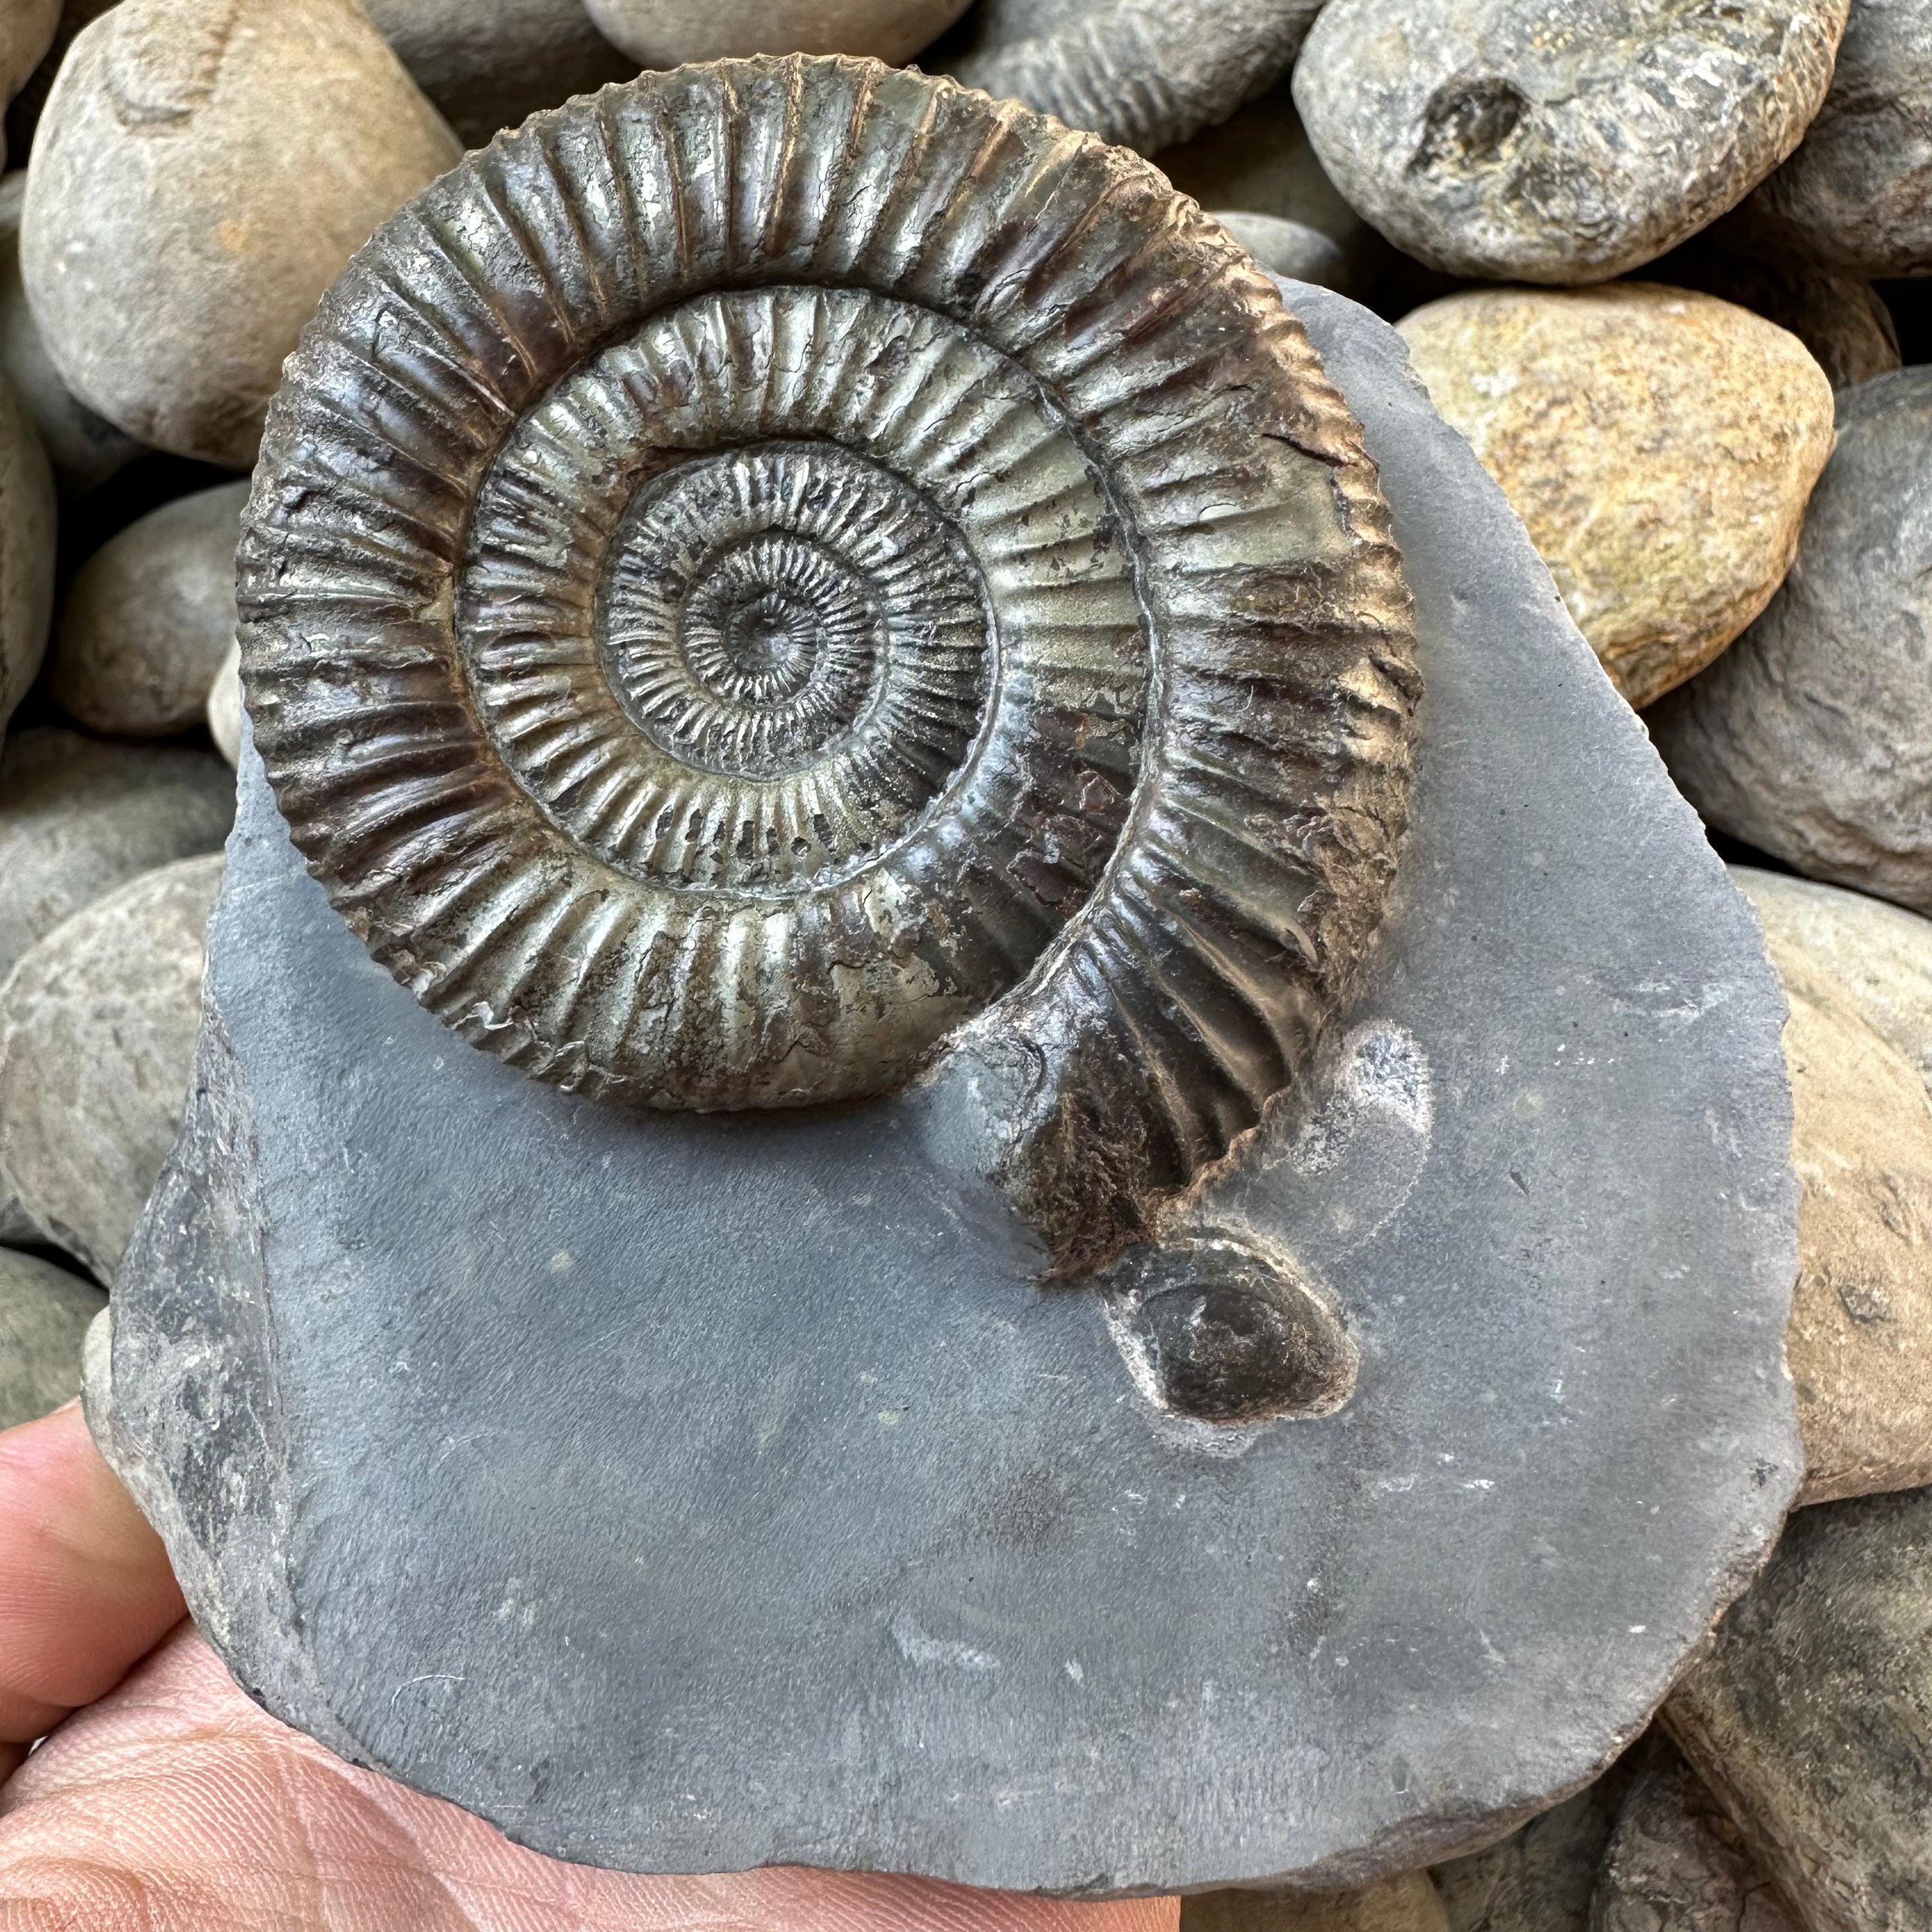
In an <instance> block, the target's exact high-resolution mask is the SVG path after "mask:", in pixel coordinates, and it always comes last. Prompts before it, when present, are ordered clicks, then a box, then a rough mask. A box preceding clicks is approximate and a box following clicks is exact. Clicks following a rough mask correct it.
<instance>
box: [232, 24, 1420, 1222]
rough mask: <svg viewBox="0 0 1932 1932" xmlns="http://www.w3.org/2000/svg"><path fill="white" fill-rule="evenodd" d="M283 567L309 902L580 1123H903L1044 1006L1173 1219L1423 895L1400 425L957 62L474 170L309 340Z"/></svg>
mask: <svg viewBox="0 0 1932 1932" xmlns="http://www.w3.org/2000/svg"><path fill="white" fill-rule="evenodd" d="M240 577H241V583H240V588H241V602H242V616H243V646H242V663H243V675H244V677H245V682H246V684H247V687H248V703H249V709H250V712H251V715H252V717H253V720H254V732H255V738H256V742H257V745H258V746H259V748H260V751H261V753H262V756H263V760H264V763H265V765H266V769H267V772H268V775H269V779H270V781H271V782H272V784H273V786H274V787H275V792H276V795H277V797H278V801H279V802H280V803H281V808H282V810H283V811H284V814H285V816H286V817H287V819H288V820H289V822H290V825H291V826H292V828H293V832H294V835H295V838H296V843H297V844H298V845H299V847H300V848H301V849H302V852H303V853H305V856H306V857H307V858H308V861H309V863H310V866H311V869H312V870H313V871H314V872H315V873H316V874H317V875H318V876H319V877H320V878H321V879H322V880H323V883H325V884H326V886H327V887H328V889H329V892H330V894H331V895H332V898H334V900H335V904H337V905H338V907H339V908H340V909H341V910H342V911H343V913H344V914H345V915H346V916H347V917H348V919H350V922H351V923H352V924H353V926H355V927H356V929H357V930H358V931H359V932H360V933H361V934H362V935H363V936H364V937H365V939H366V941H368V944H369V945H370V947H371V949H372V950H373V951H374V953H375V954H376V956H377V958H379V959H380V960H382V962H383V963H384V964H385V965H387V966H388V967H389V968H390V970H391V971H392V972H394V973H395V974H396V975H397V977H398V978H399V979H401V980H403V981H404V982H405V983H407V985H409V986H410V987H411V988H412V989H413V990H414V991H415V992H416V993H417V994H418V995H419V997H420V998H422V999H423V1000H424V1001H425V1003H426V1004H428V1005H429V1006H430V1007H431V1009H432V1010H434V1012H436V1013H437V1014H438V1015H440V1016H441V1017H442V1018H443V1019H445V1020H446V1021H447V1022H449V1024H450V1025H452V1026H453V1027H455V1028H457V1029H458V1031H460V1033H461V1034H463V1037H465V1038H466V1039H468V1040H471V1041H472V1042H474V1043H476V1044H477V1045H478V1046H484V1047H487V1048H488V1049H490V1050H491V1051H493V1052H496V1053H498V1054H499V1055H502V1057H503V1058H505V1059H507V1060H508V1061H511V1062H512V1063H514V1064H516V1065H517V1066H519V1067H523V1068H524V1069H525V1070H527V1071H529V1073H532V1074H534V1075H536V1076H538V1077H540V1078H541V1079H547V1080H550V1081H553V1082H556V1083H557V1084H558V1085H562V1086H563V1087H565V1088H572V1089H575V1090H578V1091H583V1092H586V1093H589V1094H595V1095H600V1096H604V1097H611V1098H615V1099H619V1100H624V1101H627V1102H629V1103H633V1104H639V1105H643V1106H653V1107H671V1108H696V1109H706V1110H731V1109H742V1108H750V1107H767V1106H787V1105H797V1104H802V1103H808V1102H813V1101H823V1100H844V1099H852V1098H856V1097H864V1096H868V1095H873V1094H880V1093H883V1092H884V1091H888V1090H889V1089H891V1088H894V1087H895V1086H897V1085H900V1084H902V1083H903V1082H904V1081H905V1080H906V1079H907V1077H908V1076H910V1075H911V1074H912V1073H914V1072H915V1071H916V1070H917V1069H918V1068H919V1066H920V1064H921V1063H922V1061H924V1060H925V1059H926V1058H927V1057H928V1056H929V1055H930V1054H931V1053H932V1052H933V1050H934V1049H935V1048H936V1047H938V1046H939V1045H940V1043H941V1042H943V1041H944V1040H945V1039H946V1038H947V1036H948V1035H950V1034H953V1033H954V1032H955V1031H956V1030H957V1029H959V1028H960V1027H961V1026H962V1023H964V1022H967V1021H968V1020H969V1019H972V1018H973V1017H974V1016H975V1015H977V1014H980V1013H983V1012H985V1011H986V1010H987V1009H989V1007H993V1006H994V1005H995V1003H996V1002H998V1003H1000V1004H999V1005H998V1012H997V1013H995V1014H992V1015H989V1016H988V1019H987V1020H986V1022H985V1023H984V1024H985V1025H986V1028H989V1029H990V1030H991V1031H990V1034H989V1035H987V1036H984V1037H993V1036H997V1037H998V1039H999V1040H1000V1041H1001V1043H1003V1045H1004V1046H1012V1045H1013V1043H1017V1044H1018V1046H1019V1049H1020V1050H1021V1051H1022V1052H1023V1053H1025V1055H1028V1056H1029V1057H1030V1061H1031V1064H1034V1065H1035V1066H1037V1068H1038V1069H1039V1071H1040V1079H1038V1080H1037V1081H1036V1082H1034V1083H1033V1085H1032V1088H1031V1091H1032V1092H1033V1094H1034V1097H1035V1098H1034V1105H1035V1106H1036V1108H1037V1117H1036V1118H1035V1119H1034V1124H1033V1129H1032V1131H1034V1133H1035V1134H1036V1136H1045V1137H1046V1141H1047V1142H1051V1144H1052V1146H1053V1147H1054V1148H1058V1149H1059V1150H1061V1153H1062V1154H1064V1155H1070V1156H1073V1157H1076V1158H1078V1157H1080V1154H1081V1150H1082V1148H1083V1147H1085V1146H1087V1145H1089V1144H1090V1143H1091V1142H1092V1141H1093V1140H1094V1137H1096V1136H1097V1137H1098V1138H1099V1139H1100V1140H1101V1141H1102V1142H1104V1143H1105V1144H1106V1148H1107V1149H1108V1153H1107V1155H1106V1160H1104V1161H1103V1163H1102V1166H1103V1167H1104V1168H1106V1170H1107V1172H1108V1173H1109V1175H1112V1177H1113V1178H1114V1179H1115V1180H1117V1181H1121V1183H1122V1184H1124V1185H1126V1186H1127V1187H1130V1189H1132V1188H1133V1187H1139V1186H1142V1185H1143V1184H1151V1185H1155V1186H1160V1185H1169V1184H1178V1183H1180V1182H1184V1181H1186V1180H1187V1178H1189V1177H1190V1176H1191V1175H1193V1173H1194V1172H1196V1170H1197V1169H1199V1166H1201V1165H1202V1163H1203V1162H1204V1161H1205V1160H1211V1159H1213V1158H1215V1157H1218V1156H1219V1155H1220V1154H1222V1153H1223V1151H1225V1150H1226V1148H1227V1147H1228V1145H1229V1142H1230V1141H1231V1140H1232V1138H1233V1137H1234V1136H1235V1135H1237V1134H1238V1133H1241V1131H1243V1130H1244V1129H1246V1128H1247V1127H1249V1126H1250V1125H1252V1124H1253V1122H1254V1121H1255V1120H1256V1118H1258V1115H1259V1110H1260V1109H1261V1108H1262V1106H1264V1105H1265V1103H1266V1102H1267V1100H1268V1098H1269V1097H1270V1096H1271V1095H1272V1094H1274V1093H1276V1092H1277V1091H1279V1090H1280V1089H1281V1088H1283V1087H1284V1086H1285V1085H1288V1084H1289V1083H1290V1082H1292V1079H1293V1077H1294V1075H1295V1070H1296V1069H1297V1068H1298V1066H1300V1065H1301V1063H1302V1061H1304V1058H1305V1057H1306V1055H1307V1052H1308V1051H1309V1049H1310V1044H1311V1043H1312V1041H1313V1037H1314V1035H1315V1034H1316V1031H1318V1029H1319V1026H1320V1024H1321V1022H1322V1019H1324V1017H1325V1015H1326V1013H1328V1010H1329V1009H1330V1008H1331V1007H1332V1006H1333V1004H1334V1002H1335V1001H1336V1000H1337V998H1338V997H1339V995H1340V992H1342V990H1343V989H1344V987H1345V986H1346V983H1347V982H1348V980H1349V977H1350V975H1351V973H1352V969H1353V968H1355V965H1356V964H1357V963H1358V962H1359V960H1360V959H1361V957H1362V956H1363V954H1364V950H1365V948H1366V947H1367V943H1368V941H1369V940H1370V936H1371V935H1372V933H1373V929H1374V927H1375V926H1376V922H1377V921H1378V919H1379V917H1380V916H1381V910H1382V901H1383V899H1384V898H1385V893H1386V889H1387V886H1388V881H1389V879H1390V877H1391V872H1392V869H1393V867H1394V855H1395V847H1396V843H1397V840H1398V838H1400V833H1401V830H1402V827H1403V823H1404V820H1405V813H1406V796H1407V785H1408V770H1409V733H1410V730H1411V718H1412V704H1413V700H1414V698H1415V694H1416V689H1417V685H1416V679H1415V670H1414V667H1413V660H1412V639H1411V637H1410V634H1409V599H1408V593H1407V591H1406V588H1405V587H1404V586H1403V582H1402V580H1401V575H1400V562H1399V559H1398V558H1397V555H1396V553H1395V550H1394V546H1393V544H1392V543H1391V540H1390V538H1389V536H1388V521H1387V512H1386V509H1385V505H1384V504H1383V502H1382V499H1381V497H1380V496H1379V493H1378V490H1377V487H1376V477H1375V473H1374V471H1373V466H1372V465H1371V463H1370V461H1369V460H1368V459H1367V457H1366V456H1365V455H1364V452H1363V449H1362V447H1361V440H1360V433H1359V431H1358V427H1357V425H1355V422H1354V420H1353V419H1352V417H1351V416H1349V413H1348V412H1347V410H1346V407H1344V406H1343V404H1342V402H1341V401H1340V398H1338V397H1337V395H1336V393H1335V392H1334V390H1333V389H1331V387H1330V386H1329V385H1328V382H1327V380H1326V379H1325V377H1324V376H1323V374H1322V371H1321V367H1320V365H1319V361H1318V360H1317V359H1316V356H1315V354H1314V352H1313V350H1312V349H1311V348H1310V346H1309V344H1308V342H1307V338H1306V336H1305V335H1304V333H1303V332H1302V329H1301V325H1300V324H1299V323H1298V322H1297V321H1296V320H1295V319H1294V318H1293V317H1292V316H1291V315H1290V314H1288V313H1287V311H1286V310H1285V309H1284V308H1283V305H1282V304H1281V302H1280V297H1279V296H1278V295H1277V292H1276V291H1275V290H1274V287H1273V286H1272V285H1271V284H1270V283H1269V282H1268V281H1267V279H1266V278H1265V277H1263V276H1262V275H1260V274H1259V272H1258V271H1257V270H1256V269H1255V268H1254V266H1253V264H1252V263H1250V261H1249V260H1248V259H1247V257H1245V256H1244V254H1242V253H1241V251H1240V250H1239V248H1237V247H1236V246H1235V245H1234V244H1233V243H1232V242H1231V241H1230V240H1229V239H1228V237H1227V236H1226V234H1225V233H1224V232H1223V230H1222V229H1220V227H1219V226H1218V225H1217V223H1214V222H1213V221H1212V220H1209V219H1208V218H1207V217H1205V216H1203V215H1202V214H1201V213H1200V211H1199V209H1198V208H1196V206H1195V205H1194V204H1193V203H1192V202H1188V201H1185V200H1184V199H1181V198H1180V197H1178V196H1175V194H1174V193H1172V191H1171V190H1169V188H1168V187H1167V185H1166V182H1165V181H1164V180H1163V178H1162V177H1161V176H1160V175H1158V174H1157V173H1156V172H1154V169H1152V168H1151V167H1150V166H1147V165H1146V164H1145V163H1142V162H1141V161H1140V160H1138V159H1137V158H1136V157H1134V156H1132V155H1130V154H1124V153H1122V152H1120V151H1117V150H1113V149H1110V148H1107V147H1106V146H1104V145H1103V144H1102V143H1101V142H1099V141H1097V140H1095V139H1093V138H1092V137H1091V136H1087V135H1084V134H1076V133H1070V131H1069V130H1067V129H1066V128H1065V127H1062V126H1061V125H1060V124H1058V123H1057V122H1055V121H1050V120H1049V119H1046V118H1044V117H1043V116H1041V115H1037V114H1036V113H1033V112H1032V111H1031V110H1028V109H1027V108H1025V107H1022V106H1020V105H1019V104H1016V103H1013V102H1004V103H995V102H994V101H990V100H989V99H988V98H986V96H984V95H980V94H977V93H973V92H968V91H967V90H966V89H963V88H962V87H960V86H958V85H957V84H956V83H953V82H951V81H950V80H935V79H932V78H929V77H926V76H923V75H920V74H914V73H907V72H898V71H892V70H891V69H888V68H884V67H882V66H880V65H877V63H875V62H868V61H860V60H854V59H850V58H807V57H802V56H792V57H787V58H765V59H759V60H752V61H745V62H721V63H719V64H718V65H714V66H709V67H691V68H681V69H679V70H678V71H676V72H674V73H672V74H650V75H646V76H645V77H643V78H642V79H640V80H638V81H637V82H635V83H630V84H628V85H626V86H621V87H615V88H611V89H607V90H606V91H605V92H604V93H602V94H601V95H598V96H596V97H595V98H590V99H585V100H580V101H575V102H573V103H571V104H570V105H569V106H568V107H564V108H562V109H560V110H556V112H554V113H547V114H542V115H537V116H536V117H535V118H533V119H532V121H530V122H529V124H526V126H525V127H523V128H522V129H521V130H518V131H517V133H514V134H510V135H505V136H499V138H498V139H497V140H496V142H493V144H492V145H491V146H490V148H487V149H486V150H484V151H482V152H481V153H478V154H472V155H471V156H470V157H469V158H468V159H467V160H466V161H465V162H464V163H463V165H462V166H460V167H459V168H458V169H455V171H454V172H452V173H451V174H450V175H447V176H446V178H444V179H443V181H440V182H439V183H437V184H436V185H435V186H434V187H432V188H431V189H430V190H428V191H427V192H426V193H425V194H424V195H423V196H421V197H420V198H419V199H418V200H417V201H416V202H414V203H413V205H410V207H408V208H406V209H404V211H403V212H402V213H401V214H399V215H398V217H396V218H395V220H393V221H392V222H391V223H389V225H388V226H387V227H386V228H385V229H383V231H381V233H379V234H378V235H377V237H376V239H374V242H371V245H369V247H368V248H366V249H365V251H363V252H362V254H361V255H360V256H359V257H357V259H356V261H355V263H353V265H352V266H351V267H350V270H349V272H348V273H347V275H345V276H344V278H343V280H342V281H341V283H340V284H338V286H337V287H336V288H335V290H333V291H332V293H331V294H330V296H329V298H328V299H327V300H326V302H325V303H324V304H323V308H322V311H321V312H320V314H319V316H318V317H317V319H316V320H315V321H314V323H313V324H312V325H311V327H310V328H309V329H308V332H307V333H306V334H305V337H304V338H303V341H302V347H301V348H300V350H299V353H297V354H296V356H295V357H294V358H293V359H292V361H291V362H290V365H289V373H288V377H287V382H286V383H285V386H284V389H283V391H282V393H281V396H280V397H279V398H278V401H277V402H276V403H275V407H274V409H273V410H272V415H271V419H270V422H269V430H268V433H267V440H266V443H265V445H264V455H263V461H262V463H261V466H260V468H259V469H258V470H257V472H256V478H255V487H254V496H253V499H252V501H251V505H250V509H249V513H248V517H247V519H246V520H245V526H244V534H243V538H242V546H241V551H240ZM1076 1088H1078V1089H1079V1093H1078V1094H1076V1091H1075V1089H1076ZM1052 1164H1053V1163H1049V1165H1052ZM1044 1178H1045V1176H1044V1170H1043V1181H1044Z"/></svg>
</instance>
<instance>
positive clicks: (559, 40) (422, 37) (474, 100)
mask: <svg viewBox="0 0 1932 1932" xmlns="http://www.w3.org/2000/svg"><path fill="white" fill-rule="evenodd" d="M367 4H368V8H369V17H370V18H371V20H374V22H375V23H376V25H377V27H378V28H380V30H381V31H382V34H383V38H384V39H385V40H387V41H388V42H389V44H390V46H392V47H393V48H395V50H396V52H397V55H398V57H399V58H401V61H402V63H403V65H404V66H405V67H406V68H408V69H409V71H410V74H412V75H413V76H414V77H415V80H416V85H417V86H419V87H420V88H421V89H422V91H423V92H424V93H425V94H426V95H428V96H429V98H430V99H431V101H434V103H435V104H436V106H437V108H438V110H440V112H441V113H442V115H443V118H445V119H446V121H449V124H450V125H451V127H453V128H455V130H456V133H457V136H458V139H460V141H461V142H463V145H464V146H465V147H466V148H480V147H481V146H482V145H483V144H484V142H486V141H487V140H488V139H489V138H490V136H491V135H492V134H493V133H496V130H498V129H499V127H516V126H517V124H519V123H520V122H521V121H523V120H525V119H526V118H527V117H528V116H529V115H532V114H533V113H535V112H536V110H538V108H540V107H558V106H559V105H560V104H562V103H563V102H564V101H568V99H569V98H570V97H571V95H573V94H594V93H595V92H596V91H597V89H598V88H600V87H602V86H604V85H605V84H606V83H608V82H610V81H613V80H628V79H629V78H630V77H631V75H633V74H635V73H636V72H637V62H635V61H634V60H631V59H630V58H628V57H627V56H626V55H624V54H622V53H621V52H619V50H618V49H616V48H615V47H613V46H612V45H611V44H610V42H609V41H608V40H606V39H605V38H604V36H603V35H602V34H600V33H599V32H598V31H597V29H596V28H595V26H592V24H591V21H590V17H589V15H588V14H587V13H585V11H584V10H583V0H459V4H457V5H452V4H450V0H367ZM693 11H694V13H695V12H696V11H697V9H696V8H693Z"/></svg>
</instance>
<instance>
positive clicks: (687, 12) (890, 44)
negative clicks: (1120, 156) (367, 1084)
mask: <svg viewBox="0 0 1932 1932" xmlns="http://www.w3.org/2000/svg"><path fill="white" fill-rule="evenodd" d="M583 4H584V5H585V6H586V7H588V8H589V10H590V17H591V19H592V20H593V21H594V22H595V23H596V25H597V26H598V28H599V30H600V31H601V32H602V34H603V35H604V38H605V39H606V40H608V41H610V43H611V44H612V45H613V46H616V47H620V48H622V50H623V51H624V52H625V53H627V54H628V55H630V56H631V58H632V59H633V60H634V61H636V62H640V63H641V64H642V65H644V66H645V67H649V68H665V67H677V66H680V65H682V63H683V62H686V61H706V60H721V59H724V58H727V56H729V55H733V54H790V53H800V54H871V55H873V56H874V58H877V59H879V60H882V61H889V62H891V63H892V65H895V66H896V65H898V64H899V63H901V62H904V61H907V60H909V59H910V58H911V57H912V56H913V55H914V54H916V53H917V52H919V49H921V48H922V47H924V46H927V45H928V44H929V43H930V42H932V41H933V40H936V39H937V38H938V37H939V35H940V34H943V33H944V32H945V31H946V29H947V28H948V27H950V26H952V24H953V22H954V21H955V20H958V19H959V16H960V15H961V14H962V13H964V12H965V10H966V8H967V7H968V5H970V4H971V0H583ZM1058 5H1059V6H1060V7H1061V10H1063V11H1064V10H1067V0H1058Z"/></svg>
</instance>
